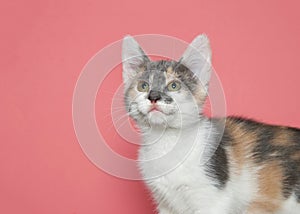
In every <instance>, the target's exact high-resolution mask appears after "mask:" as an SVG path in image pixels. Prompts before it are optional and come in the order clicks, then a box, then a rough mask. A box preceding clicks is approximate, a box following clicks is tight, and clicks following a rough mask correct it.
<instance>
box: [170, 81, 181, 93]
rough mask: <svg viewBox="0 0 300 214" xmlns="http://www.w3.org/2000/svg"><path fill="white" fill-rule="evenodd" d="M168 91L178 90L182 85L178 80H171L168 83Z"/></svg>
mask: <svg viewBox="0 0 300 214" xmlns="http://www.w3.org/2000/svg"><path fill="white" fill-rule="evenodd" d="M167 87H168V91H178V90H179V89H180V88H181V85H180V83H179V82H177V81H173V82H170V83H169V84H168V86H167Z"/></svg>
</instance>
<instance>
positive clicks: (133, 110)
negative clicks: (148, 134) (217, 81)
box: [122, 35, 211, 128]
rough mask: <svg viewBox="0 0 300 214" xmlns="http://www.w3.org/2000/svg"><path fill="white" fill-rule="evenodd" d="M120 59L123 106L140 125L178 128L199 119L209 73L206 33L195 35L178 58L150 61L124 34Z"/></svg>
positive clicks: (132, 40)
mask: <svg viewBox="0 0 300 214" xmlns="http://www.w3.org/2000/svg"><path fill="white" fill-rule="evenodd" d="M122 60H123V81H124V85H125V103H126V109H127V111H128V112H129V114H130V116H131V117H132V118H133V119H135V120H136V121H137V122H138V124H139V125H140V126H146V127H147V126H148V127H149V126H153V125H155V126H167V127H173V128H179V127H182V126H187V125H190V124H192V123H193V122H195V121H196V120H198V119H199V116H200V113H201V111H202V107H203V104H204V102H205V99H206V96H207V88H208V83H209V78H210V74H211V50H210V45H209V41H208V38H207V37H206V36H205V35H200V36H198V37H196V38H195V39H194V40H193V42H192V43H191V44H190V45H189V46H188V48H187V49H186V51H185V52H184V54H183V56H182V57H181V58H180V59H179V61H167V60H161V61H151V60H150V59H149V57H148V56H147V55H146V54H145V53H144V51H143V50H142V49H141V47H140V46H139V44H138V43H137V42H136V41H135V40H134V39H133V38H132V37H131V36H126V37H125V38H124V40H123V48H122Z"/></svg>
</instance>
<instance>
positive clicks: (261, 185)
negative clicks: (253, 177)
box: [250, 161, 284, 213]
mask: <svg viewBox="0 0 300 214" xmlns="http://www.w3.org/2000/svg"><path fill="white" fill-rule="evenodd" d="M283 179H284V177H283V169H282V168H281V166H280V165H279V164H278V163H277V162H275V161H273V162H270V163H267V164H265V165H264V166H263V167H262V169H260V171H259V172H258V194H257V195H258V196H257V198H256V199H254V200H253V202H252V203H251V206H250V209H251V210H255V211H257V212H258V211H266V212H269V213H273V212H275V211H277V210H278V209H279V208H280V206H281V201H282V200H283V195H282V182H283Z"/></svg>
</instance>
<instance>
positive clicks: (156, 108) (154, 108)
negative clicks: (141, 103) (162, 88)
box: [148, 104, 162, 112]
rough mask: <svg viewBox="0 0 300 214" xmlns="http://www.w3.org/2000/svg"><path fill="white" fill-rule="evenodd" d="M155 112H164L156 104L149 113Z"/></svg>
mask: <svg viewBox="0 0 300 214" xmlns="http://www.w3.org/2000/svg"><path fill="white" fill-rule="evenodd" d="M155 111H159V112H162V111H161V110H160V109H159V108H158V106H157V105H156V104H152V106H151V108H150V109H149V111H148V112H155Z"/></svg>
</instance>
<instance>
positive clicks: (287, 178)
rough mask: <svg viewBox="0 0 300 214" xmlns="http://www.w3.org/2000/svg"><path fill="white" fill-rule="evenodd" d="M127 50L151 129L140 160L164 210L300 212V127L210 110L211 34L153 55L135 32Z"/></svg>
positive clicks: (134, 97)
mask: <svg viewBox="0 0 300 214" xmlns="http://www.w3.org/2000/svg"><path fill="white" fill-rule="evenodd" d="M122 56H123V80H124V84H125V103H126V108H127V111H128V113H129V114H130V116H131V117H132V118H133V119H134V120H135V121H136V122H137V124H138V125H139V127H140V129H141V132H142V135H143V142H142V145H141V148H140V151H139V161H140V162H139V163H140V164H139V167H140V170H141V173H142V175H143V176H144V178H145V183H146V185H147V186H148V187H149V189H150V191H151V192H152V195H153V198H154V199H155V201H156V203H157V210H158V212H159V213H160V214H194V213H203V214H241V213H247V214H250V213H251V214H271V213H276V214H283V213H284V214H286V213H288V214H296V213H300V130H299V129H296V128H290V127H282V126H272V125H267V124H262V123H258V122H256V121H253V120H247V119H242V118H235V117H228V118H224V119H218V118H213V119H211V118H206V117H205V116H203V115H202V108H203V105H204V102H205V99H206V96H207V89H208V84H209V78H210V74H211V50H210V45H209V41H208V38H207V37H206V36H205V35H200V36H198V37H197V38H196V39H195V40H194V41H193V42H192V43H191V44H190V45H189V47H188V48H187V50H186V51H185V52H184V54H183V56H182V58H181V59H180V60H179V61H178V62H177V61H151V60H150V59H149V58H148V57H147V56H146V55H145V53H144V51H143V50H142V49H141V48H140V46H139V45H138V43H137V42H136V41H135V40H134V39H133V38H132V37H130V36H127V37H125V38H124V41H123V52H122ZM223 125H225V129H224V132H223V130H222V129H221V128H220V127H223ZM218 139H221V141H220V142H219V140H218Z"/></svg>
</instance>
